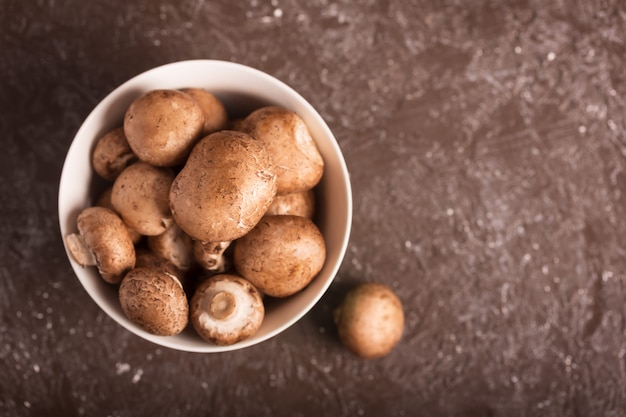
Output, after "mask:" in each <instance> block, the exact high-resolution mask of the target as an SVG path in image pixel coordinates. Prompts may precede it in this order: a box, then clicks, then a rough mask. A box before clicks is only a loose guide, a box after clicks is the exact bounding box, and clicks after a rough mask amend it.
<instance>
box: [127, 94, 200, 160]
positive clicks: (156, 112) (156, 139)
mask: <svg viewBox="0 0 626 417" xmlns="http://www.w3.org/2000/svg"><path fill="white" fill-rule="evenodd" d="M203 124H204V116H203V114H202V109H201V108H200V106H199V105H198V104H197V103H196V101H195V100H194V99H193V98H191V96H189V95H188V94H185V93H183V92H182V91H178V90H167V89H165V90H151V91H148V92H147V93H145V94H143V95H141V96H140V97H138V98H136V99H135V100H134V101H133V102H132V103H131V105H130V106H129V107H128V110H127V111H126V114H125V116H124V133H125V134H126V138H127V139H128V143H129V144H130V147H131V149H132V150H133V152H134V153H135V155H137V157H138V158H139V159H140V160H142V161H145V162H148V163H149V164H151V165H155V166H168V167H172V166H176V165H179V164H182V163H183V162H184V161H185V159H186V158H187V155H189V152H190V151H191V148H192V147H193V146H194V144H195V143H196V142H197V141H198V139H200V137H201V135H202V126H203Z"/></svg>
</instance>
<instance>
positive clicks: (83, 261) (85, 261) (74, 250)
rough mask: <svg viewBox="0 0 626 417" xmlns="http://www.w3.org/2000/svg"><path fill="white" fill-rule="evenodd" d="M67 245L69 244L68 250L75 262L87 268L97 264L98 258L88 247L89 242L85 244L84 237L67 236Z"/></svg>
mask: <svg viewBox="0 0 626 417" xmlns="http://www.w3.org/2000/svg"><path fill="white" fill-rule="evenodd" d="M65 243H67V248H68V249H69V251H70V253H71V254H72V257H73V258H74V260H75V261H76V262H78V263H79V264H80V265H81V266H83V267H85V266H93V265H96V264H97V260H96V256H95V255H94V253H93V252H92V251H91V249H89V246H88V245H87V242H85V239H84V238H83V236H82V235H80V234H78V233H72V234H71V235H67V236H66V237H65Z"/></svg>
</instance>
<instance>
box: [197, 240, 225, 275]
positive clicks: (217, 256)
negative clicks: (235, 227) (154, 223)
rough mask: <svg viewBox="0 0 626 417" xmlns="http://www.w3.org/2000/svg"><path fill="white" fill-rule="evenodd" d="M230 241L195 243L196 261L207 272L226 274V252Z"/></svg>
mask: <svg viewBox="0 0 626 417" xmlns="http://www.w3.org/2000/svg"><path fill="white" fill-rule="evenodd" d="M230 243H231V242H230V241H224V242H201V241H199V240H196V241H194V244H193V252H194V256H195V259H196V261H197V262H198V263H199V264H200V266H202V267H203V268H204V269H206V270H207V271H215V272H224V271H225V270H226V269H227V265H226V259H225V257H224V252H225V251H226V249H228V246H230Z"/></svg>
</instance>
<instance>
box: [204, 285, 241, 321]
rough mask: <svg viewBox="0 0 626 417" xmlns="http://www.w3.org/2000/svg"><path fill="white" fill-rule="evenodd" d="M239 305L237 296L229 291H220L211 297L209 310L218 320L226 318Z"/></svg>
mask: <svg viewBox="0 0 626 417" xmlns="http://www.w3.org/2000/svg"><path fill="white" fill-rule="evenodd" d="M235 307H237V300H236V299H235V296H234V295H233V294H231V293H229V292H227V291H220V292H218V293H217V294H215V296H214V297H213V298H212V299H211V304H210V306H209V311H210V312H211V315H212V316H213V317H214V318H215V319H217V320H226V319H227V318H228V317H230V316H231V315H232V314H233V312H234V311H235Z"/></svg>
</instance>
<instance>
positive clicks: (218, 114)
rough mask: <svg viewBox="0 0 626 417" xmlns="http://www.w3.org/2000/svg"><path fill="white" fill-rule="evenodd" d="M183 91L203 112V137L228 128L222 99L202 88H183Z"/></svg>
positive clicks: (226, 114)
mask: <svg viewBox="0 0 626 417" xmlns="http://www.w3.org/2000/svg"><path fill="white" fill-rule="evenodd" d="M181 91H182V92H183V93H186V94H188V95H189V96H191V98H192V99H194V100H195V101H196V103H197V104H198V106H200V109H201V110H202V114H203V115H204V124H203V125H202V135H205V136H206V135H209V134H211V133H213V132H217V131H218V130H224V129H225V128H226V126H228V113H227V112H226V107H224V104H223V103H222V102H221V101H220V99H218V98H217V97H215V96H214V95H213V94H211V93H209V92H208V91H207V90H204V89H202V88H183V89H182V90H181Z"/></svg>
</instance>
